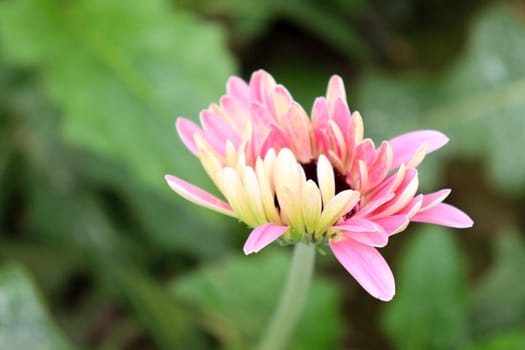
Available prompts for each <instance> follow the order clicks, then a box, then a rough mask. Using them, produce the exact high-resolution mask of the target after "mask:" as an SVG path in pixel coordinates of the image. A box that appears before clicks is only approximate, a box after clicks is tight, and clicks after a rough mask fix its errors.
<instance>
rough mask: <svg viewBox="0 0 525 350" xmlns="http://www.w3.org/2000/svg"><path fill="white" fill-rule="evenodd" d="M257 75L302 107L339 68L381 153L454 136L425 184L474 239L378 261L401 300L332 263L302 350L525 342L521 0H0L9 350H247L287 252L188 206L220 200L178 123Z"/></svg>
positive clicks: (411, 242) (0, 248) (399, 245)
mask: <svg viewBox="0 0 525 350" xmlns="http://www.w3.org/2000/svg"><path fill="white" fill-rule="evenodd" d="M258 68H264V69H266V70H267V71H269V72H270V73H271V74H273V75H274V77H275V78H276V79H277V80H278V81H279V82H281V83H283V84H285V85H286V86H287V87H288V88H289V90H290V91H291V92H292V94H293V95H294V97H295V98H296V99H297V100H298V101H300V102H301V103H302V104H303V106H305V109H306V110H309V109H310V106H311V104H312V102H313V99H314V97H315V96H319V95H323V94H324V92H325V89H326V84H327V81H328V79H329V77H330V75H332V74H339V75H341V76H342V77H343V78H344V80H345V83H346V86H347V92H348V96H349V103H350V106H351V108H352V109H358V110H359V111H360V112H361V114H362V115H363V117H364V121H365V130H366V134H367V135H368V136H370V137H372V138H373V139H374V140H376V141H378V140H382V139H385V138H386V139H388V138H390V137H393V136H395V135H397V134H399V133H402V132H406V131H410V130H414V129H418V128H435V129H439V130H441V131H443V132H445V133H447V134H448V135H449V136H450V138H451V141H450V143H449V144H448V145H447V146H446V147H445V148H444V149H442V150H440V151H439V152H437V153H436V154H432V155H431V156H429V157H428V158H427V159H426V161H425V162H424V163H423V166H422V167H421V179H422V191H433V190H437V189H439V188H443V187H450V188H452V189H453V192H452V195H451V197H450V198H449V200H448V202H450V203H452V204H454V205H457V206H458V207H460V208H462V209H463V210H465V211H466V212H467V213H469V214H470V215H471V216H472V218H473V219H474V221H475V226H474V228H473V229H469V230H462V231H460V230H457V231H453V230H448V229H444V228H439V227H433V226H431V225H418V224H413V225H411V226H410V228H409V229H408V230H407V231H405V232H404V233H402V234H400V235H398V236H395V237H393V238H392V240H391V242H390V244H389V245H388V246H387V247H385V248H384V249H382V252H383V253H384V255H385V256H386V258H387V260H388V261H389V262H390V263H391V266H392V269H393V271H394V274H395V276H396V281H397V295H396V297H395V299H394V301H393V302H391V303H382V302H379V301H377V300H375V299H373V298H372V297H370V296H369V295H367V294H366V292H364V291H363V290H362V289H361V288H360V287H359V286H358V285H357V283H356V282H355V281H354V280H353V279H352V278H351V277H350V276H348V274H347V273H346V272H345V271H344V269H343V268H341V266H340V265H339V264H338V263H337V262H336V260H335V259H334V258H333V256H330V254H328V255H327V256H319V258H318V261H317V267H316V274H315V281H314V284H313V287H312V290H311V292H310V295H309V301H308V305H307V309H306V311H305V314H304V317H303V319H302V321H301V323H300V325H299V329H298V331H297V334H296V336H295V338H294V339H293V344H292V345H291V347H290V348H291V349H297V350H299V349H301V350H302V349H306V350H309V349H311V350H317V349H408V350H411V349H416V350H417V349H436V350H439V349H469V350H499V349H512V350H513V349H516V350H519V349H525V235H524V232H525V215H524V211H525V156H524V151H525V4H524V3H523V2H521V1H514V2H512V1H511V2H497V1H489V0H484V1H479V0H467V1H463V2H458V1H452V0H446V1H439V0H429V1H418V0H400V1H389V0H374V1H365V0H332V1H321V0H304V1H300V0H291V1H277V0H269V1H257V0H244V1H243V0H197V1H190V0H171V1H170V0H136V1H124V0H76V1H72V0H18V1H15V0H4V1H2V2H0V349H2V350H4V349H5V350H19V349H36V350H44V349H49V350H55V349H97V350H110V349H125V350H135V349H250V348H251V347H252V346H253V344H254V343H255V341H256V340H257V337H258V335H259V334H260V333H261V330H262V328H263V327H264V324H265V322H266V321H267V318H268V317H269V316H270V314H271V311H272V309H273V306H274V305H275V303H276V300H277V298H278V295H279V292H280V289H281V286H282V284H283V280H284V278H285V274H286V270H287V266H288V261H289V257H290V250H289V249H287V248H283V247H278V246H272V247H269V248H268V249H265V250H264V251H263V252H261V253H259V254H257V255H255V256H249V257H245V256H244V255H243V253H242V244H243V240H244V238H245V237H246V234H247V232H248V231H247V229H246V227H244V226H243V225H240V224H239V223H237V222H236V221H235V220H232V219H228V218H225V217H222V216H220V215H218V214H215V213H212V212H210V211H207V210H205V209H202V208H199V207H197V206H194V205H193V204H190V203H187V202H185V201H184V200H182V199H181V198H179V197H178V196H177V195H176V194H174V193H173V192H172V191H171V190H170V189H169V188H168V186H167V185H166V184H165V182H164V179H163V175H164V174H166V173H173V174H176V175H177V176H180V177H182V178H185V179H188V180H191V181H192V182H194V183H197V184H198V185H200V186H203V187H205V188H207V189H210V190H211V189H212V186H211V183H210V181H209V180H208V179H207V178H206V176H205V175H204V172H203V171H202V170H201V168H200V164H199V163H198V161H197V160H196V159H194V157H193V156H192V155H191V154H190V153H189V152H188V151H187V150H186V149H185V148H184V147H183V145H182V143H181V142H180V141H179V139H178V136H177V134H176V131H175V129H174V127H173V124H174V120H175V118H176V117H177V116H179V115H183V116H185V117H188V118H192V119H196V118H197V117H198V112H199V111H200V110H201V109H203V108H205V107H207V106H208V104H209V103H211V102H213V101H216V100H218V98H219V96H220V95H221V94H222V93H223V92H224V87H225V82H226V79H227V77H228V76H229V75H231V74H239V75H241V76H242V77H244V78H249V76H250V74H251V72H252V71H253V70H255V69H258Z"/></svg>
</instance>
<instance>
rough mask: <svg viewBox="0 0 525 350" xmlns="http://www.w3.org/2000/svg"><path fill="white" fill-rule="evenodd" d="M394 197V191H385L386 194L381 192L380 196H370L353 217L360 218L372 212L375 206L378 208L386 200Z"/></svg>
mask: <svg viewBox="0 0 525 350" xmlns="http://www.w3.org/2000/svg"><path fill="white" fill-rule="evenodd" d="M394 197H395V194H394V193H387V194H383V196H382V197H373V198H371V199H370V201H369V202H368V203H366V204H365V206H364V207H362V208H361V209H360V210H359V211H358V212H357V213H356V214H355V217H359V218H362V217H365V216H367V215H368V214H370V213H371V212H373V211H374V210H376V209H377V208H379V207H380V206H382V205H383V204H385V203H386V202H388V201H389V200H391V199H392V198H394Z"/></svg>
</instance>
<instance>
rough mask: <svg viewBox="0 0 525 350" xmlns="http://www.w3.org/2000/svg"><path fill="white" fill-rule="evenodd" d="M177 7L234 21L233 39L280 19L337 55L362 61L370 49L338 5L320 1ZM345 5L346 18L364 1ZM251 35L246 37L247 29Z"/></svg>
mask: <svg viewBox="0 0 525 350" xmlns="http://www.w3.org/2000/svg"><path fill="white" fill-rule="evenodd" d="M176 2H177V3H179V4H180V5H181V6H184V7H186V8H189V9H193V10H194V11H197V12H199V13H204V14H208V15H212V16H221V17H227V18H233V19H234V20H236V23H235V24H236V26H235V27H234V28H237V32H238V33H237V36H238V37H240V38H241V40H242V39H244V40H246V39H252V38H253V36H256V35H257V34H259V33H260V32H261V31H263V30H264V29H266V26H265V24H267V23H268V22H270V21H272V20H275V19H281V18H284V19H286V20H287V21H289V22H291V23H292V24H294V25H296V26H298V27H300V28H302V29H303V30H305V31H308V32H310V33H312V34H313V35H314V36H316V37H317V38H318V39H320V40H322V41H324V42H326V43H327V44H328V45H330V46H332V47H333V48H334V49H336V50H338V51H339V52H341V53H343V54H345V55H348V56H349V57H356V58H359V59H361V60H362V61H365V60H366V59H370V56H371V52H370V46H369V45H368V44H367V42H366V41H365V40H363V39H362V38H361V36H360V35H359V34H358V33H357V31H356V30H355V29H354V28H353V26H352V25H350V21H349V20H348V18H347V17H346V16H345V14H343V13H342V11H341V6H338V5H337V4H333V3H332V2H326V1H325V2H320V1H309V0H302V1H280V0H267V1H257V0H244V1H238V0H198V1H195V0H178V1H176ZM354 5H355V6H351V7H348V6H346V8H345V10H346V11H348V13H346V15H350V14H351V12H354V11H355V10H357V9H358V8H359V7H360V6H363V5H364V2H360V3H358V4H354ZM247 28H248V30H249V31H250V32H249V33H250V34H251V35H248V36H247V35H246V33H245V32H242V31H243V30H245V29H247Z"/></svg>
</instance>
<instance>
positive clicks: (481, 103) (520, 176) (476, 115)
mask: <svg viewBox="0 0 525 350" xmlns="http://www.w3.org/2000/svg"><path fill="white" fill-rule="evenodd" d="M523 37H525V23H524V21H523V19H522V18H520V17H518V16H517V15H516V13H515V12H513V11H512V10H511V8H509V7H496V8H491V9H489V10H487V11H486V12H484V13H482V14H481V16H480V17H479V18H478V20H477V21H476V23H475V25H474V26H473V28H472V32H471V34H470V39H469V42H468V45H467V48H466V52H465V54H464V55H463V56H462V57H461V59H459V60H458V62H457V63H456V64H455V66H454V67H452V68H451V69H450V70H449V71H447V72H445V73H444V74H443V75H442V77H441V78H439V79H438V78H435V77H431V76H428V75H422V74H408V75H405V76H403V77H399V76H398V77H381V76H379V75H371V76H368V77H367V78H365V79H364V81H363V85H362V88H361V90H360V99H359V101H360V103H359V108H360V110H361V112H362V113H363V116H364V118H365V124H366V127H367V133H368V134H369V135H373V136H376V137H377V136H380V137H381V138H390V137H392V136H395V135H396V134H399V133H403V132H407V131H409V130H412V129H417V128H425V129H428V128H436V129H439V130H442V131H444V132H446V133H447V134H449V136H450V138H451V143H450V145H449V146H447V147H446V148H445V150H446V151H445V152H447V151H448V152H449V154H451V153H455V154H461V155H463V156H465V157H476V158H483V159H487V161H488V167H489V172H490V175H491V177H492V178H493V179H494V180H495V183H496V184H497V185H498V186H499V187H500V188H502V189H504V190H507V191H508V192H509V193H513V194H515V193H519V192H520V191H517V190H518V189H519V190H521V191H523V190H524V189H525V162H519V161H516V158H515V152H516V150H517V149H524V148H525V138H523V135H524V134H525V118H524V117H523V115H524V113H525V99H523V96H525V41H524V40H523ZM440 153H442V152H440ZM432 157H434V155H432Z"/></svg>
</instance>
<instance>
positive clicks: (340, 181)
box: [301, 160, 352, 194]
mask: <svg viewBox="0 0 525 350" xmlns="http://www.w3.org/2000/svg"><path fill="white" fill-rule="evenodd" d="M301 166H302V167H303V170H304V173H305V175H306V179H307V180H312V181H314V182H315V183H316V184H317V185H318V186H319V181H318V179H317V161H316V160H312V161H311V162H310V163H307V164H301ZM334 180H335V193H336V194H337V193H339V192H342V191H344V190H351V189H352V187H350V185H349V184H348V183H347V182H346V176H345V174H341V173H340V172H339V171H337V169H336V168H334Z"/></svg>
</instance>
